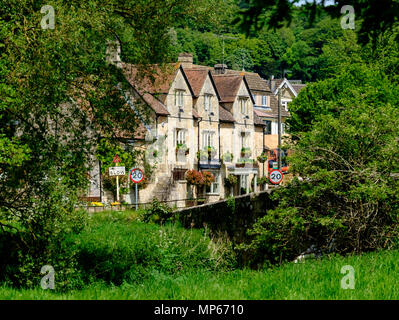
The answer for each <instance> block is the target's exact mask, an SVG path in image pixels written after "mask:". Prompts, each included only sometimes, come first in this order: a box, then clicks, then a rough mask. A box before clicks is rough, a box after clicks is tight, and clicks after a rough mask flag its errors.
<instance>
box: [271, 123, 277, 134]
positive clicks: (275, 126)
mask: <svg viewBox="0 0 399 320" xmlns="http://www.w3.org/2000/svg"><path fill="white" fill-rule="evenodd" d="M272 134H278V123H277V121H272Z"/></svg>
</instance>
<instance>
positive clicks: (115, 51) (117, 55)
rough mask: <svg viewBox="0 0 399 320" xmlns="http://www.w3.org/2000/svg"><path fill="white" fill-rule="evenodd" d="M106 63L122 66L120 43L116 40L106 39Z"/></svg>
mask: <svg viewBox="0 0 399 320" xmlns="http://www.w3.org/2000/svg"><path fill="white" fill-rule="evenodd" d="M105 55H106V59H107V63H110V64H113V65H115V66H116V67H117V68H121V67H122V60H121V45H120V43H119V41H118V40H108V41H107V51H106V53H105Z"/></svg>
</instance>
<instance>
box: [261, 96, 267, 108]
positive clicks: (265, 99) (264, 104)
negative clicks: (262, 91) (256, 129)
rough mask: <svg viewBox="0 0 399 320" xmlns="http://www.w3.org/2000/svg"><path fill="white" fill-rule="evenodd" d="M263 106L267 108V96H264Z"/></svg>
mask: <svg viewBox="0 0 399 320" xmlns="http://www.w3.org/2000/svg"><path fill="white" fill-rule="evenodd" d="M262 106H267V96H262Z"/></svg>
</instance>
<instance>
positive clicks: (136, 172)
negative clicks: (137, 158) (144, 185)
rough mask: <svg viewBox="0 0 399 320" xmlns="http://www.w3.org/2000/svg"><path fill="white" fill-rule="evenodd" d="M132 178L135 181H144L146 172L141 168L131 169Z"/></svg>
mask: <svg viewBox="0 0 399 320" xmlns="http://www.w3.org/2000/svg"><path fill="white" fill-rule="evenodd" d="M129 176H130V180H132V181H133V182H134V183H139V182H141V181H143V179H144V173H143V171H142V170H141V169H139V168H134V169H132V170H131V171H130V174H129Z"/></svg>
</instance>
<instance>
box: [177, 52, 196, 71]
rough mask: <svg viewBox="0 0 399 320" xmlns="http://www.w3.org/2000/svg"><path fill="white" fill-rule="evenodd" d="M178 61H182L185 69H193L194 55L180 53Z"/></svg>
mask: <svg viewBox="0 0 399 320" xmlns="http://www.w3.org/2000/svg"><path fill="white" fill-rule="evenodd" d="M177 61H178V62H180V64H181V66H182V67H183V69H184V68H186V69H191V68H192V67H193V55H192V54H191V53H186V52H183V53H180V54H179V57H178V58H177Z"/></svg>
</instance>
